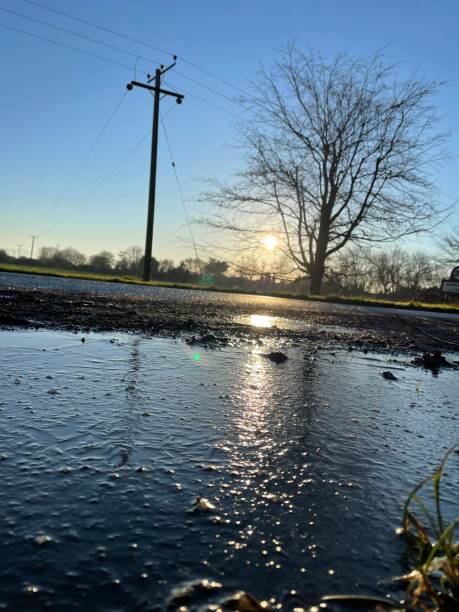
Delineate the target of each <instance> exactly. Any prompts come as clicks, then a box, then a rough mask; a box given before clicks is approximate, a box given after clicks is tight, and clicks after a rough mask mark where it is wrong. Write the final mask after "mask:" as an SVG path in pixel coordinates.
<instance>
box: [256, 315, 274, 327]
mask: <svg viewBox="0 0 459 612" xmlns="http://www.w3.org/2000/svg"><path fill="white" fill-rule="evenodd" d="M272 324H273V323H272V317H268V316H267V315H256V314H253V315H250V325H252V326H253V327H272Z"/></svg>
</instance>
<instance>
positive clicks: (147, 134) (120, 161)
mask: <svg viewBox="0 0 459 612" xmlns="http://www.w3.org/2000/svg"><path fill="white" fill-rule="evenodd" d="M150 134H151V130H148V132H147V133H146V134H144V136H142V138H141V139H140V140H139V141H138V142H137V143H136V144H135V145H134V146H133V147H132V148H131V149H129V151H128V152H127V153H126V155H124V156H123V157H122V158H121V159H120V160H119V161H118V162H117V163H116V164H115V165H114V166H113V168H112V169H111V170H110V171H109V172H107V174H105V175H104V176H103V177H102V178H101V179H100V181H98V182H97V183H96V184H95V185H94V187H92V188H91V189H90V190H89V191H88V192H87V193H86V194H85V195H84V196H83V197H81V198H80V199H79V200H77V202H75V204H74V205H73V206H72V208H70V210H68V211H67V213H66V214H65V215H64V217H62V218H61V219H59V220H58V221H57V222H56V223H55V224H54V225H52V226H51V227H50V228H49V229H48V231H47V232H46V233H47V234H49V233H50V232H51V231H52V230H53V229H54V228H55V227H57V226H58V225H60V224H61V223H62V222H63V221H64V220H65V218H66V217H68V216H69V215H71V214H72V213H73V212H74V211H75V210H76V209H77V208H78V207H79V206H80V205H81V204H83V202H84V201H85V200H87V199H88V198H89V197H90V196H91V195H92V194H93V193H95V192H96V191H97V190H98V189H99V188H100V187H101V186H102V185H103V184H104V183H105V181H106V180H108V179H109V178H110V177H111V176H112V175H113V174H115V172H116V171H117V170H118V168H119V167H120V166H121V165H122V164H123V163H124V162H125V161H126V159H127V158H128V157H129V156H130V155H132V153H134V151H135V150H136V149H137V148H138V147H139V146H140V145H141V144H142V143H143V142H144V141H145V140H146V138H147V137H148V136H149V135H150Z"/></svg>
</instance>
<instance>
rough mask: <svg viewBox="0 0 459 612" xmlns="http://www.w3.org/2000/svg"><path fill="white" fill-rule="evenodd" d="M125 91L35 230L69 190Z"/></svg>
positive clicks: (106, 126) (122, 99)
mask: <svg viewBox="0 0 459 612" xmlns="http://www.w3.org/2000/svg"><path fill="white" fill-rule="evenodd" d="M126 94H127V91H124V92H123V95H122V96H121V98H120V99H119V100H118V102H117V103H116V106H115V107H114V109H113V110H112V111H111V113H110V115H109V116H108V118H107V120H106V121H105V123H104V124H103V126H102V128H101V129H100V130H99V132H98V134H97V136H96V137H95V139H94V140H93V141H92V143H91V145H90V147H89V149H88V150H87V151H86V153H85V154H84V156H83V158H82V159H81V161H80V163H79V164H78V166H77V167H76V169H75V171H74V172H73V174H72V175H71V176H70V178H69V180H68V181H67V183H66V184H65V186H64V188H63V190H62V191H61V192H60V194H59V196H58V197H57V198H56V200H55V201H54V202H53V204H51V206H50V207H49V209H48V211H47V212H46V214H45V216H44V217H43V218H42V220H41V221H40V222H39V223H38V225H37V227H36V231H38V230H39V229H40V228H41V227H42V225H43V224H44V223H45V221H47V219H48V217H49V216H50V214H51V213H52V212H53V211H54V210H55V209H56V207H57V206H58V205H59V204H60V202H61V201H62V198H63V197H64V195H65V194H66V193H67V191H68V190H69V188H70V187H71V185H72V184H73V181H74V180H75V179H76V177H77V176H78V174H79V173H80V171H81V169H82V168H83V166H84V165H85V163H86V161H87V160H88V159H89V157H90V155H91V153H92V152H93V151H94V149H95V147H96V146H97V144H98V143H99V141H100V139H101V138H102V136H103V135H104V133H105V131H106V130H107V128H108V126H109V125H110V123H111V122H112V120H113V118H114V117H115V115H116V113H117V112H118V109H119V108H120V106H121V104H122V103H123V101H124V99H125V97H126Z"/></svg>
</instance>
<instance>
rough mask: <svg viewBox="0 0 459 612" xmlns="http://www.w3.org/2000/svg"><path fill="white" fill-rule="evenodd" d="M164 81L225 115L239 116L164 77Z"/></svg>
mask: <svg viewBox="0 0 459 612" xmlns="http://www.w3.org/2000/svg"><path fill="white" fill-rule="evenodd" d="M163 82H164V83H166V85H168V86H169V87H175V88H176V89H180V90H181V91H183V93H185V94H186V95H187V96H190V97H191V98H195V99H196V100H199V101H200V102H202V103H203V104H207V105H208V106H212V107H213V108H215V109H217V110H219V111H221V112H222V113H226V114H227V115H231V116H232V117H235V118H236V119H240V118H241V117H240V116H239V115H236V113H233V112H232V111H229V110H228V109H226V108H223V107H222V106H218V104H214V103H213V102H209V100H206V99H205V98H201V96H198V95H197V94H195V93H192V92H191V91H188V90H186V89H184V88H183V87H181V86H179V85H177V84H175V83H172V82H171V81H169V79H167V80H166V79H164V81H163Z"/></svg>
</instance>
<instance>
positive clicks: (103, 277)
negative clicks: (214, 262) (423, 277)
mask: <svg viewBox="0 0 459 612" xmlns="http://www.w3.org/2000/svg"><path fill="white" fill-rule="evenodd" d="M0 271H4V272H17V273H21V274H39V275H45V276H54V277H58V278H78V279H82V280H93V281H104V282H109V283H126V284H131V285H146V286H150V287H169V288H172V289H192V290H200V291H219V292H224V293H240V294H247V295H264V296H269V297H279V298H288V299H297V300H310V301H315V302H330V303H336V304H350V305H356V306H377V307H380V308H400V309H404V310H406V309H414V310H425V311H432V312H444V313H453V314H459V304H457V305H455V304H431V303H428V302H416V301H395V300H394V301H393V300H385V299H381V298H372V297H358V296H356V297H354V296H343V295H335V294H329V295H307V296H305V295H298V294H294V293H288V292H282V291H265V292H262V291H248V290H245V289H240V288H239V287H219V286H215V285H205V284H202V285H201V284H198V283H179V282H173V281H156V280H153V281H149V282H145V281H142V280H140V279H139V278H136V277H134V276H118V275H114V274H95V273H91V272H76V271H75V272H73V271H70V270H59V269H56V268H45V267H41V266H22V265H17V264H6V263H3V264H0Z"/></svg>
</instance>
